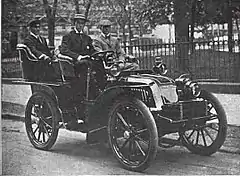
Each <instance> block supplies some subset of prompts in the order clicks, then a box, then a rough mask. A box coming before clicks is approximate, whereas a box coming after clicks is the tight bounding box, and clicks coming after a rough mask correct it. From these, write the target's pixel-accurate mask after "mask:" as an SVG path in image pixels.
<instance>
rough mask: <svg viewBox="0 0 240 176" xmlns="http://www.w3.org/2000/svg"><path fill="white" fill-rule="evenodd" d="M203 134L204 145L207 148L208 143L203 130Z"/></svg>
mask: <svg viewBox="0 0 240 176" xmlns="http://www.w3.org/2000/svg"><path fill="white" fill-rule="evenodd" d="M201 133H202V139H203V142H204V145H205V146H206V147H207V142H206V139H205V135H204V131H203V130H201Z"/></svg>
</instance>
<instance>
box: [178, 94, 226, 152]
mask: <svg viewBox="0 0 240 176" xmlns="http://www.w3.org/2000/svg"><path fill="white" fill-rule="evenodd" d="M199 97H201V98H203V99H204V100H207V101H209V102H211V104H212V105H213V106H214V108H215V110H216V112H217V114H218V120H219V131H218V134H217V137H216V139H215V141H214V142H213V143H212V144H211V145H210V146H208V147H207V148H206V149H200V148H197V147H195V146H194V145H191V144H189V143H188V142H187V141H186V140H185V139H184V138H182V143H183V145H184V146H185V147H186V148H187V149H188V150H189V151H191V152H192V153H195V154H198V155H202V156H210V155H212V154H213V153H216V152H217V151H218V150H219V148H220V147H221V146H222V145H223V143H224V141H225V139H226V135H227V118H226V113H225V111H224V109H223V107H222V105H221V104H220V102H219V101H218V99H217V98H216V97H215V96H214V95H213V94H212V93H210V92H208V91H205V90H202V91H201V94H200V96H199Z"/></svg>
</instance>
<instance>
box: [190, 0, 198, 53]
mask: <svg viewBox="0 0 240 176" xmlns="http://www.w3.org/2000/svg"><path fill="white" fill-rule="evenodd" d="M196 2H197V0H193V3H192V12H191V37H190V42H191V53H193V52H194V44H193V40H194V28H195V16H196V13H195V10H196Z"/></svg>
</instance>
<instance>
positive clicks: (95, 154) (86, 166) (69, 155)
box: [2, 119, 240, 176]
mask: <svg viewBox="0 0 240 176" xmlns="http://www.w3.org/2000/svg"><path fill="white" fill-rule="evenodd" d="M2 141H3V144H2V150H3V165H2V166H3V175H18V176H19V175H24V176H26V175H83V174H87V175H99V174H101V175H108V174H114V175H115V174H122V175H129V174H131V175H135V174H138V175H139V174H144V175H146V174H147V175H148V174H154V175H165V174H166V175H187V174H190V175H196V174H200V175H215V174H219V175H220V174H227V175H231V174H234V175H238V174H240V169H239V168H240V155H238V154H227V153H219V152H217V153H215V154H214V155H212V156H210V157H204V156H198V155H194V154H191V153H189V152H188V151H187V150H186V149H185V148H182V147H174V148H172V149H168V150H166V149H160V148H159V150H158V155H157V158H156V162H155V163H154V164H153V165H152V166H151V167H150V168H149V169H147V170H146V171H145V172H144V173H135V172H130V171H127V170H125V169H122V168H121V167H120V165H119V164H118V162H117V161H116V159H115V158H114V157H113V155H112V153H111V152H110V151H109V150H108V149H106V148H105V147H104V146H101V145H95V146H89V145H87V144H86V143H85V135H84V134H82V133H77V132H70V131H66V130H60V133H59V136H58V140H57V142H56V144H55V145H54V147H53V149H52V150H51V151H41V150H37V149H35V148H34V147H32V145H31V144H30V142H29V141H28V138H27V135H26V132H25V128H24V124H23V122H20V121H11V120H5V119H3V120H2Z"/></svg>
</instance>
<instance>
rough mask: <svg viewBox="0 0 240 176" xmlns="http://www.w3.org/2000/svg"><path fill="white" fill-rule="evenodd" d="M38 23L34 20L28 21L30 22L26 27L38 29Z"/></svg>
mask: <svg viewBox="0 0 240 176" xmlns="http://www.w3.org/2000/svg"><path fill="white" fill-rule="evenodd" d="M40 23H41V21H40V20H36V19H34V20H30V21H29V22H28V26H29V27H39V26H40Z"/></svg>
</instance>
